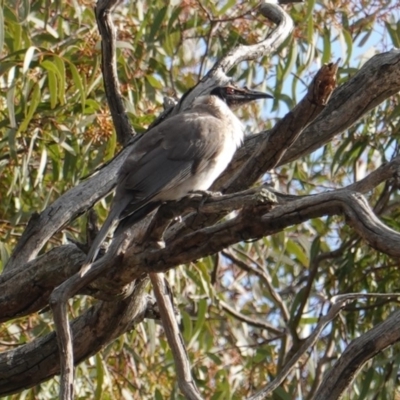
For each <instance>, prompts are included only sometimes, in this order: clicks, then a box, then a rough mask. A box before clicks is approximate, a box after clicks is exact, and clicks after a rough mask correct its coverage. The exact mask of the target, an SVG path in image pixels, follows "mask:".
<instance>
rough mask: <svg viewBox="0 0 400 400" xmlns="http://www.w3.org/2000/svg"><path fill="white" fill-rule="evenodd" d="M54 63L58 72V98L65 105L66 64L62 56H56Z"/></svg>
mask: <svg viewBox="0 0 400 400" xmlns="http://www.w3.org/2000/svg"><path fill="white" fill-rule="evenodd" d="M54 65H55V67H56V68H57V72H58V73H57V76H58V100H59V102H60V104H62V105H63V104H65V64H64V61H63V59H62V58H61V57H58V56H54Z"/></svg>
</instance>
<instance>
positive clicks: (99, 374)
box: [94, 353, 104, 400]
mask: <svg viewBox="0 0 400 400" xmlns="http://www.w3.org/2000/svg"><path fill="white" fill-rule="evenodd" d="M95 359H96V391H95V393H94V398H95V400H101V399H102V396H103V383H104V366H103V361H102V359H101V355H100V354H99V353H97V354H96V355H95Z"/></svg>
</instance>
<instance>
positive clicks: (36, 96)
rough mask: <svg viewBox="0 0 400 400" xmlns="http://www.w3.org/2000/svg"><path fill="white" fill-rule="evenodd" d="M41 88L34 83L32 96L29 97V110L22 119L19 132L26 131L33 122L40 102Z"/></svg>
mask: <svg viewBox="0 0 400 400" xmlns="http://www.w3.org/2000/svg"><path fill="white" fill-rule="evenodd" d="M40 96H41V93H40V88H39V85H38V84H37V83H36V82H35V83H34V84H33V90H32V93H31V96H30V98H29V107H28V112H27V114H26V116H25V118H24V120H23V121H22V123H21V125H20V126H19V128H18V132H24V131H26V129H27V128H28V125H29V122H31V119H32V117H33V114H34V113H35V111H36V108H37V106H38V104H39V103H40Z"/></svg>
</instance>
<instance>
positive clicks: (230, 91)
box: [226, 87, 235, 94]
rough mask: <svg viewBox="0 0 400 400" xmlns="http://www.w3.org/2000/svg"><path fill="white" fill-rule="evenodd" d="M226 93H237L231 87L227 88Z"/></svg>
mask: <svg viewBox="0 0 400 400" xmlns="http://www.w3.org/2000/svg"><path fill="white" fill-rule="evenodd" d="M226 93H227V94H234V93H235V89H233V88H231V87H228V88H226Z"/></svg>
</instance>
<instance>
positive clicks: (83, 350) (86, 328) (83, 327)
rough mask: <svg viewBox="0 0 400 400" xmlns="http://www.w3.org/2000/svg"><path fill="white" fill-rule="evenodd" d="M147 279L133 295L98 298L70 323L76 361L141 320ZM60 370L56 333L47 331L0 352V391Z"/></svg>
mask: <svg viewBox="0 0 400 400" xmlns="http://www.w3.org/2000/svg"><path fill="white" fill-rule="evenodd" d="M147 283H148V280H147V279H144V280H140V281H138V282H137V284H136V286H135V290H134V292H133V293H132V295H131V296H130V297H129V298H128V299H125V300H122V301H116V302H99V303H97V304H96V305H95V306H94V307H92V308H90V309H89V310H87V311H86V312H85V313H84V314H83V315H81V316H80V317H78V318H77V319H75V320H74V321H73V322H72V323H71V331H72V336H73V338H74V346H73V349H74V360H75V363H76V364H78V363H80V362H81V361H83V360H84V359H86V358H88V357H90V356H92V355H93V354H96V353H97V352H98V351H100V350H101V349H102V348H103V347H104V346H105V345H106V344H108V343H110V342H112V341H113V340H115V339H116V338H117V337H119V336H120V335H122V334H123V333H125V332H126V331H128V330H130V329H133V328H134V327H135V325H136V324H138V323H139V322H141V321H142V319H143V317H144V315H145V311H146V307H147V301H148V297H147V295H146V287H147ZM59 371H60V366H59V351H58V347H57V341H56V335H55V334H54V333H50V334H48V335H46V336H44V337H42V338H39V339H36V340H34V341H33V342H31V343H28V344H26V345H24V346H20V347H18V348H17V349H15V350H11V351H7V352H4V353H1V354H0V394H1V395H7V394H11V393H16V392H18V391H20V390H22V389H26V388H29V387H31V386H34V385H37V384H38V383H40V382H43V381H45V380H47V379H49V378H51V377H52V376H54V375H55V374H58V373H59Z"/></svg>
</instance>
